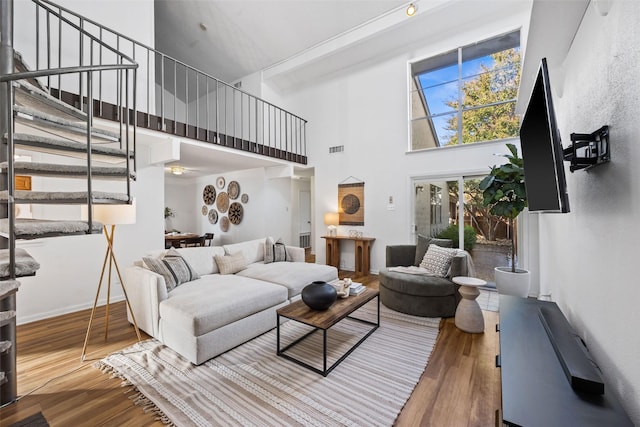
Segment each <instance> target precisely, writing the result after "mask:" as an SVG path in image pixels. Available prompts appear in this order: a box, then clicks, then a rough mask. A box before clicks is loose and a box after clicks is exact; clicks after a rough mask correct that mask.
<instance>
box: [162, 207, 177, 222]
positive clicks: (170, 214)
mask: <svg viewBox="0 0 640 427" xmlns="http://www.w3.org/2000/svg"><path fill="white" fill-rule="evenodd" d="M175 216H176V215H175V214H174V213H173V211H172V210H171V208H167V207H165V208H164V219H167V218H173V217H175Z"/></svg>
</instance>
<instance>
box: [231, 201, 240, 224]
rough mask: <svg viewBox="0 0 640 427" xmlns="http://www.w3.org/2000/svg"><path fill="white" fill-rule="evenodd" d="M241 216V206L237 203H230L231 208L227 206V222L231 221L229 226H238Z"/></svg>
mask: <svg viewBox="0 0 640 427" xmlns="http://www.w3.org/2000/svg"><path fill="white" fill-rule="evenodd" d="M242 215H243V209H242V205H241V204H240V203H238V202H233V203H231V206H229V221H231V224H233V225H238V224H240V221H242Z"/></svg>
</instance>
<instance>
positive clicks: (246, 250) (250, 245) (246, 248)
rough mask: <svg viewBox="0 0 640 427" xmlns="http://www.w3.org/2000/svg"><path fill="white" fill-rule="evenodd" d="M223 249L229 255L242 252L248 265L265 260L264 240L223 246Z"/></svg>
mask: <svg viewBox="0 0 640 427" xmlns="http://www.w3.org/2000/svg"><path fill="white" fill-rule="evenodd" d="M223 248H224V251H225V253H226V254H227V255H231V254H235V253H237V252H242V254H243V255H244V259H245V261H247V264H251V263H254V262H260V261H263V260H264V239H256V240H249V241H247V242H242V243H233V244H231V245H223Z"/></svg>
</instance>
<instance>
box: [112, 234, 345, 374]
mask: <svg viewBox="0 0 640 427" xmlns="http://www.w3.org/2000/svg"><path fill="white" fill-rule="evenodd" d="M177 251H178V253H179V254H180V256H181V257H182V258H183V259H184V260H185V261H186V262H187V263H188V265H189V266H190V267H191V268H192V270H193V271H194V272H195V273H196V274H197V275H198V276H200V277H199V278H197V279H196V280H192V281H188V282H186V283H182V284H180V285H178V286H176V287H175V288H173V289H171V290H167V285H166V282H165V277H164V276H163V275H162V274H158V273H155V272H153V271H151V270H149V269H148V268H146V267H145V266H144V263H143V262H142V261H141V262H139V263H136V265H133V266H130V267H128V268H127V269H126V270H125V278H124V280H125V284H126V289H127V293H128V296H129V300H130V303H131V306H132V309H133V311H134V313H135V316H136V321H137V323H138V327H139V328H140V329H142V330H144V331H145V332H147V333H148V334H149V335H151V336H153V337H155V338H157V339H158V340H160V341H161V342H163V343H164V344H165V345H167V346H168V347H170V348H172V349H173V350H175V351H176V352H178V353H180V354H181V355H182V356H184V357H185V358H187V359H188V360H189V361H191V363H194V364H201V363H203V362H205V361H207V360H209V359H211V358H212V357H215V356H217V355H218V354H220V353H223V352H225V351H227V350H229V349H231V348H233V347H235V346H237V345H239V344H242V343H244V342H246V341H248V340H250V339H252V338H254V337H256V336H258V335H260V334H262V333H264V332H266V331H268V330H270V329H273V328H274V327H275V326H276V314H275V311H276V310H277V309H278V308H279V307H282V306H284V305H286V304H288V303H289V302H291V301H294V300H296V299H298V298H299V295H300V292H301V291H302V288H304V287H305V286H306V285H308V284H309V283H311V282H313V281H315V280H323V281H330V280H334V279H337V278H338V271H337V269H336V268H335V267H332V266H327V265H319V264H310V263H306V262H304V261H305V256H304V249H302V248H296V247H291V246H287V247H286V254H287V261H284V262H270V263H265V262H264V254H265V239H257V240H251V241H247V242H242V243H236V244H231V245H223V246H211V247H208V246H205V247H193V248H181V249H178V250H177ZM163 252H164V251H163ZM238 253H242V258H244V261H245V263H246V268H243V269H242V270H241V271H238V272H237V273H235V274H220V271H219V268H218V264H217V263H216V260H215V259H214V256H215V255H218V256H222V255H232V254H235V255H236V256H235V258H236V259H237V258H238ZM154 255H155V256H156V257H161V256H162V255H163V254H162V253H157V254H154ZM128 317H129V322H132V319H131V316H130V314H128ZM274 345H275V343H274Z"/></svg>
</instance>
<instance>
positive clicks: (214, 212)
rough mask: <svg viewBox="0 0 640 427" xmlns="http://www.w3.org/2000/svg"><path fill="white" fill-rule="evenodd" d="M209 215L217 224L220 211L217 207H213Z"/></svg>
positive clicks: (212, 222) (211, 220)
mask: <svg viewBox="0 0 640 427" xmlns="http://www.w3.org/2000/svg"><path fill="white" fill-rule="evenodd" d="M207 216H208V218H209V222H210V223H211V224H215V223H216V222H218V212H217V211H216V210H215V209H211V210H210V211H209V214H208V215H207Z"/></svg>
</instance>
